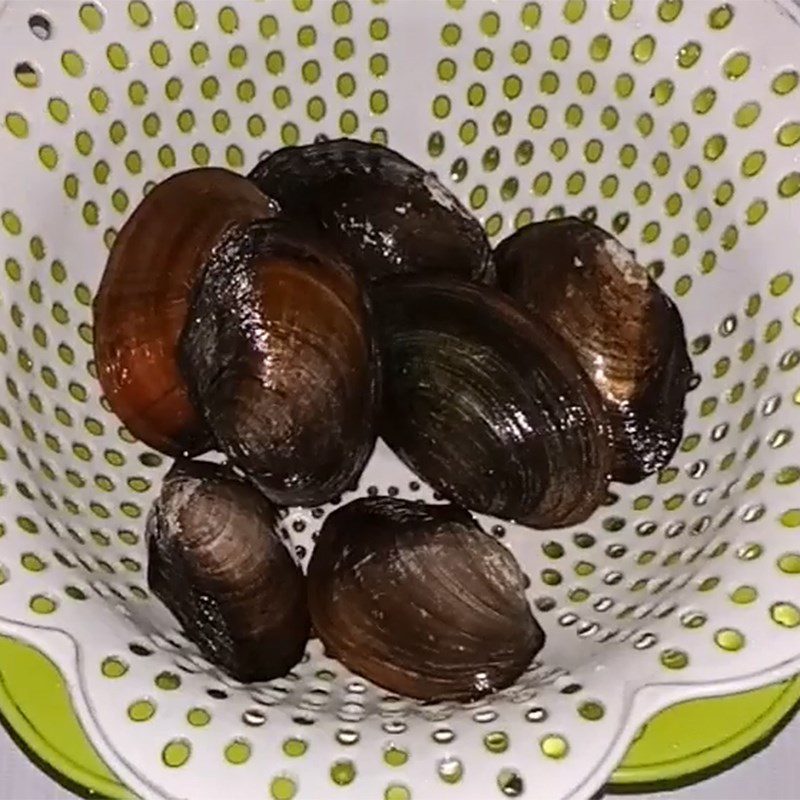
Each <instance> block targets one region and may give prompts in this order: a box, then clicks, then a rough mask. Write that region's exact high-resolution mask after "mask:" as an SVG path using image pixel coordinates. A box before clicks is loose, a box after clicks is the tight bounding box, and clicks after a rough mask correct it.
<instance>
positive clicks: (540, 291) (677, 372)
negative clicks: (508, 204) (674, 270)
mask: <svg viewBox="0 0 800 800" xmlns="http://www.w3.org/2000/svg"><path fill="white" fill-rule="evenodd" d="M496 259H497V265H498V286H499V287H500V288H502V289H503V290H504V291H505V292H507V293H508V294H509V295H510V296H511V297H513V298H514V299H516V300H517V301H519V302H521V303H523V304H524V305H525V306H526V307H527V309H528V310H529V312H530V313H531V315H532V316H533V317H534V318H535V319H536V320H538V321H540V322H541V323H542V324H544V325H547V326H548V327H549V328H550V330H551V331H553V332H554V333H557V334H558V335H559V336H560V337H561V339H562V340H563V341H564V342H565V343H566V344H567V346H568V347H569V348H570V349H571V350H572V351H573V352H574V353H575V354H576V356H577V358H578V360H579V361H580V363H581V365H582V367H583V369H584V370H585V372H586V374H587V375H588V376H589V378H590V379H591V380H592V381H593V383H594V384H595V386H596V387H597V389H598V391H599V392H600V394H601V396H602V397H603V400H604V402H605V404H606V406H607V409H608V413H609V420H610V426H611V435H612V438H613V447H614V467H613V477H614V478H615V479H616V480H620V481H624V482H626V483H635V482H637V481H639V480H641V479H642V478H644V477H645V476H647V475H649V474H651V473H653V472H655V471H656V470H658V469H660V468H661V467H663V466H664V465H666V464H667V463H668V462H669V461H670V459H671V458H672V456H673V454H674V452H675V448H676V447H677V446H678V443H679V442H680V440H681V437H682V435H683V423H684V418H685V409H684V400H685V397H686V392H687V391H688V389H689V382H690V379H691V376H692V364H691V361H690V359H689V355H688V352H687V348H686V338H685V335H684V329H683V322H682V320H681V315H680V313H679V311H678V309H677V307H676V306H675V304H674V303H673V302H672V301H671V300H670V298H669V297H668V296H667V295H666V294H665V293H664V292H663V291H662V290H661V289H660V288H659V286H658V284H656V282H655V281H653V280H652V279H651V278H650V277H649V276H648V274H647V272H646V271H645V269H644V268H643V267H642V266H641V265H640V264H638V263H637V262H636V259H635V257H634V255H633V254H632V253H631V252H630V251H628V250H626V249H625V248H624V247H623V246H622V244H621V243H620V242H619V241H618V240H617V239H616V238H615V237H613V236H612V235H611V234H609V233H607V232H606V231H604V230H602V229H601V228H599V227H597V226H596V225H593V224H590V223H588V222H584V221H582V220H580V219H576V218H567V219H561V220H553V221H548V222H541V223H534V224H531V225H528V226H526V227H524V228H522V229H521V230H519V231H518V232H516V233H515V234H514V235H512V236H510V237H509V238H508V239H506V240H505V241H504V242H502V243H501V244H500V245H499V247H498V248H497V252H496Z"/></svg>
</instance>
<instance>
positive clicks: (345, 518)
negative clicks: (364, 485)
mask: <svg viewBox="0 0 800 800" xmlns="http://www.w3.org/2000/svg"><path fill="white" fill-rule="evenodd" d="M308 597H309V610H310V612H311V617H312V620H313V624H314V627H315V630H316V631H317V633H318V635H319V637H320V639H321V640H322V642H323V644H324V646H325V649H326V651H327V652H328V653H329V654H330V655H332V656H334V657H335V658H337V659H339V660H340V661H341V662H342V663H344V664H345V665H346V666H347V667H348V669H350V670H352V671H353V672H355V673H357V674H359V675H362V676H364V677H366V678H368V679H369V680H371V681H373V682H374V683H376V684H378V685H379V686H382V687H383V688H385V689H388V690H389V691H391V692H396V693H398V694H401V695H406V696H409V697H414V698H419V699H422V700H427V701H436V700H471V699H475V698H477V697H480V696H482V695H485V694H488V693H489V692H493V691H496V690H498V689H502V688H504V687H506V686H508V685H510V684H511V683H513V682H514V681H515V680H516V679H517V678H518V677H519V676H520V674H521V673H522V672H523V671H524V670H525V669H526V667H527V666H528V665H529V664H530V662H531V660H532V659H533V657H534V655H536V653H537V652H538V651H539V650H540V649H541V647H542V645H543V644H544V633H543V632H542V629H541V628H540V627H539V625H538V623H537V622H536V620H535V619H534V617H533V615H532V613H531V610H530V607H529V605H528V602H527V600H526V598H525V576H524V575H523V573H522V571H521V570H520V567H519V565H518V564H517V562H516V560H515V559H514V557H513V556H512V554H511V553H510V552H509V551H508V550H507V549H506V548H505V547H504V546H503V545H501V544H500V543H499V542H497V541H496V540H495V539H493V538H492V537H491V536H489V535H487V534H486V533H484V532H483V531H482V530H481V528H480V527H479V526H478V525H477V524H476V523H475V521H474V520H473V519H472V518H471V517H470V515H469V514H468V513H467V512H466V511H464V510H463V509H460V508H458V507H456V506H452V505H424V504H419V503H414V502H410V501H407V500H402V499H399V498H391V497H369V498H364V499H360V500H355V501H353V502H351V503H349V504H347V505H345V506H343V507H341V508H338V509H336V510H335V511H334V512H333V513H332V514H331V515H330V516H329V517H328V518H327V519H326V520H325V523H324V525H323V526H322V530H321V531H320V534H319V538H318V539H317V544H316V547H315V549H314V552H313V554H312V556H311V561H310V563H309V567H308Z"/></svg>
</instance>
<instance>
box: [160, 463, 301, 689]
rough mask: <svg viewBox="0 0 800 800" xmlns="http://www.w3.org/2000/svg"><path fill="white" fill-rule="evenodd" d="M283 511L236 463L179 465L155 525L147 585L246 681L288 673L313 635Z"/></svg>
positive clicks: (204, 647)
mask: <svg viewBox="0 0 800 800" xmlns="http://www.w3.org/2000/svg"><path fill="white" fill-rule="evenodd" d="M277 525H278V513H277V510H276V508H275V507H274V506H273V505H272V503H270V502H269V500H267V499H266V498H265V497H264V496H263V495H262V494H261V493H260V492H259V491H258V490H257V489H255V488H254V487H253V486H251V485H250V484H249V483H247V482H245V481H243V480H242V479H240V478H238V477H237V476H236V475H235V474H233V473H232V472H231V471H230V470H229V469H228V468H227V467H224V466H219V465H214V464H206V463H201V462H196V461H187V460H183V459H181V460H178V461H176V462H175V464H174V465H173V467H172V468H171V469H170V471H169V472H168V473H167V475H166V477H165V479H164V483H163V486H162V488H161V494H160V496H159V497H158V499H157V500H156V502H155V504H154V505H153V508H152V509H151V511H150V514H149V516H148V519H147V532H146V535H147V544H148V550H149V563H148V571H147V579H148V583H149V585H150V588H151V590H152V591H153V593H154V594H155V595H156V596H157V597H159V598H160V599H161V600H162V602H163V603H164V604H165V605H166V606H167V608H168V609H169V610H170V611H171V612H172V613H173V614H174V615H175V617H176V618H177V620H178V621H179V622H180V623H181V625H182V626H183V628H184V630H185V632H186V635H187V636H188V637H189V639H191V640H192V641H193V642H195V644H197V646H198V647H199V648H200V651H201V652H202V653H203V655H204V656H205V657H206V658H208V659H209V661H211V662H212V663H214V664H216V665H217V666H219V667H221V668H222V669H223V670H225V671H226V672H227V673H228V674H230V675H231V676H232V677H234V678H236V679H237V680H240V681H255V680H267V679H269V678H275V677H278V676H281V675H285V674H286V673H287V672H288V671H289V670H290V669H291V668H292V667H293V666H294V665H295V664H296V663H297V662H298V661H299V660H300V658H301V657H302V655H303V652H304V650H305V645H306V642H307V640H308V636H309V627H310V623H309V615H308V606H307V599H306V582H305V577H304V576H303V573H302V571H301V570H300V567H299V566H298V565H297V564H296V563H295V562H294V560H293V558H292V556H291V555H290V554H289V551H288V550H287V549H286V547H284V545H283V543H282V542H281V540H280V537H279V535H278V533H277Z"/></svg>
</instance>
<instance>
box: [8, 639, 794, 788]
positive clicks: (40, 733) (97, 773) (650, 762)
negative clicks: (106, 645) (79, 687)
mask: <svg viewBox="0 0 800 800" xmlns="http://www.w3.org/2000/svg"><path fill="white" fill-rule="evenodd" d="M798 703H800V676H796V677H794V678H792V679H791V680H788V681H784V682H783V683H777V684H773V685H771V686H766V687H764V688H762V689H757V690H754V691H751V692H743V693H741V694H734V695H728V696H726V697H716V698H711V699H705V700H693V701H688V702H685V703H680V704H678V705H676V706H673V707H672V708H669V709H667V710H666V711H663V712H661V713H660V714H658V715H656V716H655V717H654V718H653V719H652V720H651V721H650V722H649V723H648V724H647V725H646V726H645V728H644V731H643V733H642V734H641V736H640V737H639V738H638V739H637V740H636V741H635V742H634V743H633V744H632V745H631V747H630V748H629V750H628V752H627V754H626V756H625V758H624V759H623V762H622V764H620V766H619V767H617V769H616V770H615V771H614V774H613V775H612V777H611V781H610V785H609V786H608V789H609V790H610V791H612V792H618V793H625V792H634V791H642V790H648V789H652V790H656V789H664V788H675V787H677V786H679V785H684V784H688V783H693V782H695V781H698V780H702V779H704V778H707V777H710V776H711V775H714V774H717V773H718V772H720V771H722V770H723V769H725V768H727V767H729V766H732V765H733V764H734V763H737V762H738V761H740V760H742V759H744V758H746V757H747V756H749V755H751V754H752V753H753V752H755V751H756V750H758V749H760V748H761V747H762V746H764V745H765V744H766V743H768V742H769V741H770V738H771V735H772V734H774V733H775V732H777V731H778V730H780V728H781V727H782V723H784V722H785V721H787V720H788V719H789V718H790V717H791V715H792V712H793V711H794V710H795V708H796V707H797V705H798ZM0 715H2V718H3V722H4V723H5V725H6V727H7V729H8V730H9V732H10V733H11V735H12V737H13V738H14V740H15V741H16V742H17V744H18V745H19V746H20V747H21V748H22V749H23V750H24V751H25V752H26V753H27V755H28V756H29V757H30V758H31V759H32V760H33V761H34V763H35V764H37V766H39V767H40V768H41V769H42V770H44V771H45V772H47V773H48V774H49V775H50V776H51V777H53V778H54V779H55V780H57V781H58V782H59V783H61V784H62V785H64V786H65V787H66V788H68V789H69V790H71V791H73V792H75V793H76V794H79V795H83V796H85V797H95V796H97V795H99V796H101V797H105V798H109V800H133V798H134V797H135V795H133V794H132V793H131V792H130V790H128V789H127V788H126V787H125V786H124V785H123V784H121V783H120V782H119V780H118V779H117V778H116V776H115V775H114V774H113V773H112V772H111V770H109V768H108V767H107V766H106V765H105V763H103V760H102V759H101V758H100V756H99V755H98V754H97V752H96V750H95V749H94V747H93V746H92V745H91V743H90V742H89V739H88V738H87V736H86V734H85V732H84V731H83V728H82V727H81V724H80V722H79V721H78V718H77V716H76V714H75V711H74V710H73V707H72V703H71V701H70V697H69V690H68V689H67V685H66V683H65V682H64V679H63V677H62V676H61V673H60V672H59V671H58V669H57V668H56V666H55V665H54V664H53V663H52V662H51V661H50V660H49V659H48V658H47V657H45V656H44V655H42V654H41V653H40V652H39V651H38V650H36V649H35V648H34V647H31V646H29V645H26V644H23V643H22V642H19V641H16V640H14V639H11V638H9V637H5V636H0Z"/></svg>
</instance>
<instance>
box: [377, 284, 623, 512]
mask: <svg viewBox="0 0 800 800" xmlns="http://www.w3.org/2000/svg"><path fill="white" fill-rule="evenodd" d="M374 301H375V314H376V320H377V321H378V326H379V328H378V329H379V342H380V348H381V358H382V361H383V383H384V386H383V391H384V402H383V413H382V419H381V435H382V436H383V437H384V439H385V440H386V442H387V443H388V444H389V446H390V447H391V448H392V449H393V450H394V451H395V452H396V453H397V455H399V456H400V458H401V459H403V461H405V462H406V463H407V464H408V465H409V467H411V469H413V470H414V471H415V472H417V474H418V475H420V476H422V478H423V479H424V480H426V481H427V482H429V483H430V484H431V485H432V486H433V487H434V488H435V489H437V490H438V491H440V492H441V493H442V494H444V495H445V496H446V497H448V498H450V499H452V500H454V501H455V502H458V503H459V504H461V505H463V506H465V507H467V508H470V509H471V510H473V511H480V512H485V513H488V514H493V515H495V516H498V517H503V518H506V519H514V520H517V521H519V522H522V523H525V524H527V525H531V526H533V527H536V528H549V527H557V526H563V525H569V524H573V523H576V522H580V521H582V520H584V519H586V518H587V517H588V516H589V515H590V514H591V513H592V512H593V511H594V509H595V508H596V507H597V505H598V504H599V503H600V502H601V501H602V499H603V498H604V496H605V492H606V486H607V475H608V472H609V470H610V466H611V452H610V449H609V447H608V443H607V432H606V430H605V427H604V426H605V417H604V411H603V407H602V402H601V400H600V397H599V395H598V394H597V391H596V389H595V388H594V386H593V385H592V384H591V383H590V382H589V380H588V379H587V378H586V376H585V374H584V373H583V371H582V369H581V368H580V365H579V364H578V362H577V361H576V360H575V358H574V357H573V356H572V354H571V353H570V352H569V351H568V350H567V349H566V348H565V347H564V345H563V344H562V343H561V341H560V340H559V339H558V338H557V337H555V336H554V335H553V334H552V333H551V332H550V331H549V330H548V329H547V328H546V327H545V326H543V325H539V324H537V323H535V322H534V321H532V320H530V319H529V318H528V316H527V315H526V314H525V312H524V310H522V309H521V308H519V307H517V306H516V305H515V304H514V303H513V302H512V301H510V300H509V299H508V298H506V297H505V296H504V295H503V294H501V293H500V292H498V291H496V290H493V289H490V288H489V287H479V286H475V285H473V284H467V283H464V282H453V281H450V280H447V279H422V278H401V279H395V280H393V281H391V283H387V284H385V285H382V286H380V287H379V288H378V289H377V290H376V291H375V292H374Z"/></svg>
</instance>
